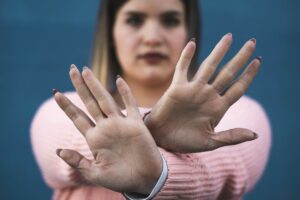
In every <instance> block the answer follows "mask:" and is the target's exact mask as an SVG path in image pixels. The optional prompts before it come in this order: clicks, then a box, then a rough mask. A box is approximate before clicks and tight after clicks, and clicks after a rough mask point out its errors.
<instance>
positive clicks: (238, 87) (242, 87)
mask: <svg viewBox="0 0 300 200" xmlns="http://www.w3.org/2000/svg"><path fill="white" fill-rule="evenodd" d="M260 64H261V57H257V58H256V59H254V60H253V61H252V62H251V63H250V64H249V65H248V67H247V68H246V69H245V71H244V72H243V74H242V75H241V76H240V77H239V79H238V80H237V81H236V82H235V83H233V85H232V86H231V87H229V88H228V90H227V91H226V92H225V93H224V95H223V97H224V98H226V100H227V102H228V104H229V105H232V104H233V103H235V102H236V101H237V100H238V99H239V98H240V97H241V96H242V95H243V94H245V92H246V90H247V89H248V87H249V86H250V84H251V83H252V81H253V79H254V77H255V76H256V74H257V72H258V70H259V67H260Z"/></svg>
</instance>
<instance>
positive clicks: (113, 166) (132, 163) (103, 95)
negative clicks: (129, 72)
mask: <svg viewBox="0 0 300 200" xmlns="http://www.w3.org/2000/svg"><path fill="white" fill-rule="evenodd" d="M70 76H71V80H72V82H73V85H74V86H75V88H76V90H77V92H78V94H79V96H80V97H81V99H82V100H83V102H84V104H85V105H86V107H87V109H88V111H89V113H90V114H91V116H92V117H93V119H94V121H92V120H91V119H90V118H89V117H88V116H87V115H86V114H85V113H84V112H83V111H82V110H80V109H79V108H78V107H76V106H75V105H74V104H73V103H72V102H71V101H70V100H68V99H67V98H66V97H65V96H64V95H63V94H62V93H60V92H56V93H55V96H54V97H55V100H56V102H57V103H58V104H59V106H60V107H61V108H62V110H63V111H64V112H65V113H66V115H67V116H68V117H69V118H70V119H71V120H72V121H73V123H74V125H75V126H76V127H77V129H78V130H79V131H80V132H81V133H82V134H83V136H84V137H85V139H86V141H87V144H88V145H89V148H90V150H91V152H92V153H93V156H94V160H88V159H87V158H85V157H84V156H82V155H80V154H79V153H78V152H76V151H73V150H70V149H64V150H59V151H58V155H59V156H60V157H61V158H62V159H63V160H64V161H66V162H67V163H68V164H69V165H70V166H72V167H73V168H74V169H76V170H77V171H78V172H79V173H80V174H81V175H82V176H83V177H84V178H85V179H86V180H87V181H88V182H89V183H91V184H94V185H100V186H103V187H106V188H109V189H112V190H114V191H119V192H128V193H131V192H135V193H141V194H149V193H150V191H151V189H152V188H153V187H154V185H155V183H156V181H157V180H158V178H159V176H160V173H161V170H162V160H161V156H160V153H159V151H158V150H157V146H156V144H155V142H154V140H153V138H152V136H151V134H150V132H149V131H148V129H147V127H146V126H145V125H144V122H143V120H142V119H141V116H140V113H139V110H138V108H137V105H136V102H135V100H134V98H133V96H132V95H131V92H130V89H129V87H128V86H127V84H126V83H125V81H124V80H123V79H122V78H119V79H117V87H118V90H119V92H120V94H121V96H122V98H123V101H124V104H125V106H126V110H127V114H128V115H127V116H124V115H123V114H122V113H121V112H120V110H119V108H118V106H117V105H116V103H115V102H114V100H113V98H112V97H111V95H110V94H109V93H108V92H107V91H106V90H105V89H104V88H103V86H102V85H101V84H100V83H99V82H98V80H97V79H96V78H95V77H94V75H93V73H92V72H91V71H90V70H89V69H85V70H84V71H83V74H82V76H81V74H80V72H79V71H78V69H77V68H76V67H75V66H73V67H72V68H71V70H70Z"/></svg>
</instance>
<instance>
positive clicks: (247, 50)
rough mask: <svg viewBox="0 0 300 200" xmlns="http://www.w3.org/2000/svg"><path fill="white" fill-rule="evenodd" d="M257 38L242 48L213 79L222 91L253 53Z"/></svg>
mask: <svg viewBox="0 0 300 200" xmlns="http://www.w3.org/2000/svg"><path fill="white" fill-rule="evenodd" d="M255 46H256V40H255V39H251V40H249V41H247V42H246V44H245V45H244V46H243V47H242V48H241V50H240V51H239V52H238V53H237V54H236V55H235V56H234V58H233V59H232V60H231V61H229V62H228V63H227V64H226V65H225V67H223V69H222V70H221V71H220V72H219V73H218V75H217V76H216V78H215V79H214V80H213V81H212V86H213V87H214V88H215V89H216V90H218V91H219V92H222V91H223V90H224V89H225V88H226V86H228V85H229V84H230V83H231V82H232V80H234V78H235V77H236V75H237V73H238V72H239V71H240V69H242V68H243V66H244V65H245V64H246V63H247V61H248V60H249V58H250V57H251V55H252V53H253V52H254V50H255Z"/></svg>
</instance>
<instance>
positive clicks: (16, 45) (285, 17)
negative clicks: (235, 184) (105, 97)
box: [0, 0, 300, 200]
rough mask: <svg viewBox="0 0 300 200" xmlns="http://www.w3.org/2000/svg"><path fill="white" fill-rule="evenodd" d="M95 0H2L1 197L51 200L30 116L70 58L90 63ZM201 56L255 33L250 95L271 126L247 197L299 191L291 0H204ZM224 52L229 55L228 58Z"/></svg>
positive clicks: (60, 84)
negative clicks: (256, 67) (223, 41)
mask: <svg viewBox="0 0 300 200" xmlns="http://www.w3.org/2000/svg"><path fill="white" fill-rule="evenodd" d="M98 4H99V2H98V0H89V1H87V2H85V3H83V1H79V0H72V1H71V0H66V1H58V0H52V1H37V0H27V1H22V0H15V1H9V0H0V64H1V65H0V89H1V98H0V105H1V115H0V116H1V118H0V123H1V124H0V131H1V134H0V141H1V145H0V152H1V155H2V159H1V164H0V178H1V179H0V180H1V181H0V196H1V199H21V198H22V199H50V196H51V191H50V189H48V188H47V186H46V185H45V184H44V182H43V180H42V177H41V175H40V173H39V169H38V167H37V165H36V163H35V160H34V158H33V155H32V152H31V147H30V139H29V126H30V121H31V119H32V117H33V115H34V113H35V111H36V109H37V108H38V106H39V105H40V104H41V102H42V101H44V100H45V99H47V98H49V97H50V96H51V89H52V88H53V87H55V88H59V89H60V90H61V91H66V90H72V87H71V84H70V82H69V80H68V70H69V65H70V64H71V63H75V64H77V65H78V66H83V65H85V64H89V58H90V56H89V55H90V50H91V44H92V36H93V31H94V23H95V18H96V12H97V7H98ZM202 7H203V17H204V28H203V31H204V37H203V42H202V52H201V57H202V58H204V57H205V56H206V55H207V54H208V53H209V51H210V50H211V48H212V47H213V45H214V44H215V43H216V42H217V40H218V39H219V38H220V37H221V36H222V35H223V34H225V33H227V32H232V33H233V35H234V41H235V42H234V45H233V48H232V51H231V53H230V54H229V56H230V55H233V54H234V52H236V51H238V48H239V47H240V46H241V45H242V43H243V42H244V41H246V40H247V39H250V38H252V37H256V39H257V43H258V48H257V51H256V55H262V56H263V65H262V69H261V71H260V73H259V75H258V77H257V78H256V80H255V82H254V84H253V85H252V86H251V88H250V90H249V91H248V95H250V96H252V97H254V98H256V99H257V100H258V101H260V102H261V103H262V104H263V106H264V107H265V109H266V110H267V112H268V114H269V116H270V119H271V122H272V127H273V148H272V153H271V158H270V161H269V163H268V167H267V170H266V172H265V174H264V176H263V178H262V180H261V181H260V182H259V184H258V185H257V187H256V188H255V190H254V191H253V192H251V193H250V194H248V195H247V196H246V198H245V199H246V200H251V199H253V200H254V199H255V200H257V199H258V200H259V199H273V200H275V199H297V195H298V196H299V195H300V190H299V189H298V187H299V185H300V172H299V169H298V168H299V166H300V160H299V158H300V155H299V152H300V151H299V149H298V141H300V134H299V131H300V128H299V120H300V117H299V116H300V115H299V111H300V109H299V102H300V101H299V100H300V98H299V96H300V95H299V92H300V90H299V89H300V84H299V78H298V77H299V74H300V70H299V67H300V61H299V59H300V56H299V55H300V54H299V50H300V48H299V45H300V40H299V37H300V23H299V21H298V20H299V18H300V14H298V13H299V12H298V9H297V8H299V7H300V2H299V1H296V0H289V1H283V0H273V1H267V0H252V1H241V0H227V1H202ZM229 56H228V57H227V58H229Z"/></svg>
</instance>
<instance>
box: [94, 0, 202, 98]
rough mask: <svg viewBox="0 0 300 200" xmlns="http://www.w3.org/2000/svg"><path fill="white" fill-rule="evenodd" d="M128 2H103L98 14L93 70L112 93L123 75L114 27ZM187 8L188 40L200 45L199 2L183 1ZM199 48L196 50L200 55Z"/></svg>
mask: <svg viewBox="0 0 300 200" xmlns="http://www.w3.org/2000/svg"><path fill="white" fill-rule="evenodd" d="M127 1H128V0H102V1H101V4H100V9H99V13H98V19H97V24H96V32H95V36H94V47H93V52H92V69H93V71H94V73H95V75H96V76H97V78H98V79H99V80H100V82H101V83H102V84H103V85H104V86H105V87H106V89H107V90H108V91H110V92H113V91H114V90H115V82H114V80H115V77H116V75H118V74H121V67H120V64H119V62H118V59H117V57H116V53H115V49H114V45H113V33H112V29H113V25H114V22H115V18H116V14H117V12H118V10H119V9H120V8H121V7H122V5H123V4H124V3H126V2H127ZM182 2H183V4H184V6H185V14H186V26H187V31H188V38H193V37H194V38H196V41H197V42H198V43H199V42H200V38H201V31H200V30H201V24H202V23H201V14H200V5H198V0H182ZM198 51H199V48H197V50H196V54H195V55H198ZM196 61H197V56H195V58H194V59H193V61H192V64H191V65H192V66H194V67H191V68H190V74H193V73H194V72H195V69H196Z"/></svg>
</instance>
